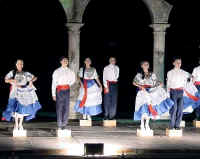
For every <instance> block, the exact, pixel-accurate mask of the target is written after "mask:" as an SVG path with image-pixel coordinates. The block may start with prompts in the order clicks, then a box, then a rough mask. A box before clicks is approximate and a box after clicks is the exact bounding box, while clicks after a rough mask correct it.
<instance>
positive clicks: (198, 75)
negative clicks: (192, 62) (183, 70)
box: [192, 66, 200, 82]
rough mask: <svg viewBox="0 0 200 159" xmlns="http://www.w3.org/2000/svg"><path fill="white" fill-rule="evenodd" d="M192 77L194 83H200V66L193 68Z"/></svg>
mask: <svg viewBox="0 0 200 159" xmlns="http://www.w3.org/2000/svg"><path fill="white" fill-rule="evenodd" d="M192 76H193V77H194V81H196V82H199V81H200V66H198V67H195V68H194V70H193V72H192Z"/></svg>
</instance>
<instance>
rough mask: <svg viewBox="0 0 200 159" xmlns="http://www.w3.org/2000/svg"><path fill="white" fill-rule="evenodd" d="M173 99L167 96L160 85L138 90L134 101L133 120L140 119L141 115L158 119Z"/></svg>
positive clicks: (168, 107)
mask: <svg viewBox="0 0 200 159" xmlns="http://www.w3.org/2000/svg"><path fill="white" fill-rule="evenodd" d="M173 104H174V103H173V101H172V100H171V99H170V98H169V97H168V96H167V93H166V91H165V90H164V88H162V87H160V86H159V87H156V88H150V89H146V90H145V91H144V90H139V91H138V93H137V96H136V101H135V112H134V120H141V118H142V116H143V115H147V116H149V117H150V118H152V119H158V118H159V117H160V116H161V115H162V114H164V113H166V112H169V110H170V109H171V108H172V106H173Z"/></svg>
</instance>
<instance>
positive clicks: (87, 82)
mask: <svg viewBox="0 0 200 159" xmlns="http://www.w3.org/2000/svg"><path fill="white" fill-rule="evenodd" d="M79 77H80V78H81V79H82V82H83V87H81V88H80V90H79V96H78V99H77V102H76V104H75V106H74V109H75V111H76V112H79V113H81V114H85V115H90V116H94V115H98V114H100V113H101V112H102V107H101V104H102V94H101V89H100V88H99V86H98V85H97V83H96V79H97V78H98V75H97V72H96V69H95V68H90V69H85V73H84V78H83V68H80V71H79Z"/></svg>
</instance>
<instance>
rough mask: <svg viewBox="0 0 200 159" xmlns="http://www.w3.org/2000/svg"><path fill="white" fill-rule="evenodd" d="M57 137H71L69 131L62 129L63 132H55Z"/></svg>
mask: <svg viewBox="0 0 200 159" xmlns="http://www.w3.org/2000/svg"><path fill="white" fill-rule="evenodd" d="M57 137H61V138H62V137H71V130H69V129H64V130H57Z"/></svg>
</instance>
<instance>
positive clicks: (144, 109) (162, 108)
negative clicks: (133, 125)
mask: <svg viewBox="0 0 200 159" xmlns="http://www.w3.org/2000/svg"><path fill="white" fill-rule="evenodd" d="M173 105H174V102H173V101H172V100H171V99H170V98H167V99H165V100H163V101H162V102H161V103H160V104H159V105H154V106H153V109H154V110H155V111H156V112H157V113H158V115H159V116H160V115H162V114H164V113H166V112H168V111H169V110H170V109H171V108H172V107H173ZM143 114H147V115H148V116H149V117H153V116H152V114H151V113H150V112H149V108H148V104H144V105H142V106H141V107H140V109H139V110H138V111H137V112H134V120H141V118H142V115H143Z"/></svg>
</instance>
